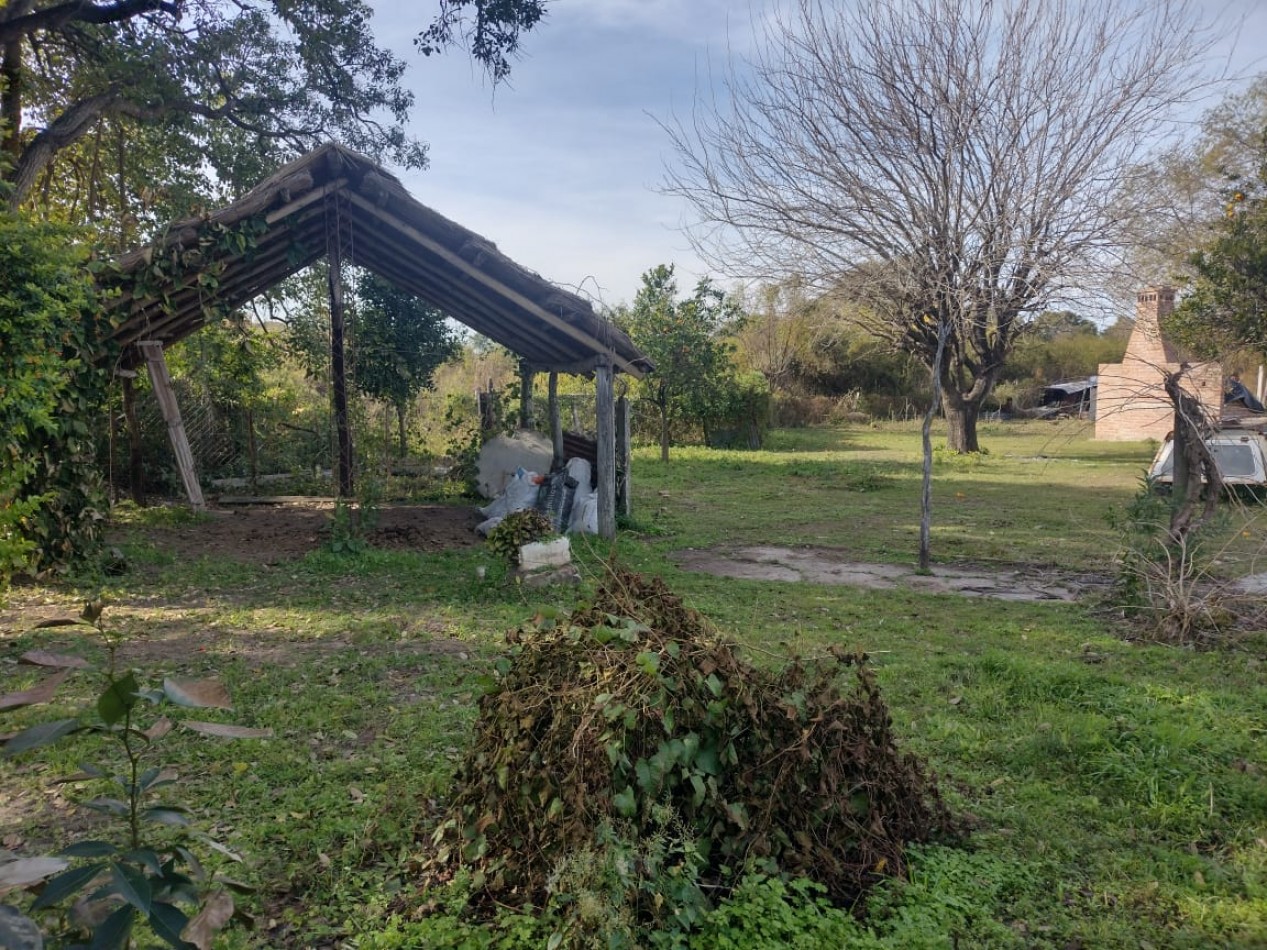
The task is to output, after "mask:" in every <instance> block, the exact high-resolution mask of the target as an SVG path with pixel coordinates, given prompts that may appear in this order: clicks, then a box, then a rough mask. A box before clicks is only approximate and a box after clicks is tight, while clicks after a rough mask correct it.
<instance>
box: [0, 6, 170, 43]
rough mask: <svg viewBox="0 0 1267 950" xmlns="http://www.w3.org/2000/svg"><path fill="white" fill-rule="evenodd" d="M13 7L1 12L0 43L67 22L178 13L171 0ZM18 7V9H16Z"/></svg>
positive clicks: (99, 20)
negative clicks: (42, 7)
mask: <svg viewBox="0 0 1267 950" xmlns="http://www.w3.org/2000/svg"><path fill="white" fill-rule="evenodd" d="M26 10H29V5H27V6H26V8H25V9H22V8H14V9H7V10H5V11H3V14H8V15H7V16H6V15H3V14H0V45H3V44H5V43H11V42H13V41H15V40H20V39H22V38H24V37H26V36H29V35H30V34H32V33H41V32H45V31H48V30H58V29H61V28H62V27H64V26H67V25H68V24H70V23H96V24H102V23H119V22H122V21H123V20H130V19H132V18H133V17H137V16H141V15H142V14H145V13H167V14H169V15H171V16H179V15H180V3H179V2H178V0H177V2H173V0H117V2H115V3H105V4H95V3H91V2H89V0H69V2H67V3H59V4H57V5H55V6H51V7H45V8H44V9H43V10H35V11H31V12H26ZM19 11H20V12H19Z"/></svg>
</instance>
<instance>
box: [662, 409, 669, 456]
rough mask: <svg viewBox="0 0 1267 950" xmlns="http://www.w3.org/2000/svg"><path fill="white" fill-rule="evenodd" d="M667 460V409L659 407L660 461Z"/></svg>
mask: <svg viewBox="0 0 1267 950" xmlns="http://www.w3.org/2000/svg"><path fill="white" fill-rule="evenodd" d="M668 460H669V409H668V407H667V406H661V407H660V461H661V462H667V461H668Z"/></svg>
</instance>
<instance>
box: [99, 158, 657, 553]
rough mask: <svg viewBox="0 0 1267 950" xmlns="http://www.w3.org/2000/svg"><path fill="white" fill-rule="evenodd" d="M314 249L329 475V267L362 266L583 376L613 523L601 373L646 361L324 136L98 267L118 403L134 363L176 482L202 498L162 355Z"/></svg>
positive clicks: (336, 364) (611, 419) (344, 444)
mask: <svg viewBox="0 0 1267 950" xmlns="http://www.w3.org/2000/svg"><path fill="white" fill-rule="evenodd" d="M322 257H325V258H326V260H327V262H328V264H329V273H330V313H331V335H330V337H331V363H332V367H333V376H334V378H333V380H332V384H333V385H332V388H333V393H334V412H335V425H336V430H337V433H338V482H339V492H340V494H341V495H348V494H350V493H351V491H352V484H353V471H352V441H351V432H350V430H349V427H348V419H347V390H346V382H345V378H344V353H343V278H342V268H343V265H344V264H345V263H346V264H352V265H355V266H358V267H363V268H365V269H366V270H369V271H372V272H374V273H375V274H378V275H379V276H381V277H383V278H384V279H386V280H388V281H390V282H391V283H392V284H394V285H396V286H397V287H398V288H400V289H401V290H404V291H407V292H409V293H412V294H414V295H416V296H417V297H420V298H421V299H423V300H425V301H426V302H427V303H428V304H430V305H431V306H433V307H435V308H437V309H438V310H441V311H443V312H444V313H445V314H447V315H448V316H450V317H452V318H453V319H455V320H458V321H460V322H461V323H463V324H465V325H466V326H468V327H470V328H471V329H473V330H475V331H477V332H478V333H482V334H483V335H485V336H487V337H489V338H490V339H492V340H495V341H496V342H498V343H500V344H502V345H504V346H506V347H507V348H508V349H510V350H511V351H512V352H514V353H516V354H517V355H518V356H519V357H520V360H521V364H520V365H521V369H522V371H523V373H524V377H525V380H530V379H531V377H532V375H533V374H535V373H538V372H545V373H549V374H550V376H551V387H550V392H551V394H552V396H553V395H554V394H555V392H556V386H555V384H556V382H557V376H558V374H559V373H575V374H583V375H592V376H593V377H594V378H595V381H596V387H597V396H598V399H597V402H598V420H597V422H598V442H599V451H598V455H599V457H598V465H597V469H598V471H597V475H598V496H599V498H598V500H599V529H600V533H601V534H603V535H605V536H608V537H610V536H612V535H613V534H614V532H615V496H616V488H615V470H616V465H615V446H616V422H615V404H614V399H613V387H612V375H613V373H615V372H624V373H628V374H630V375H631V376H634V377H641V376H642V375H643V374H644V373H646V372H647V371H649V370H650V369H652V368H653V367H652V364H651V363H650V361H649V360H648V359H647V358H646V357H645V356H644V355H643V354H642V353H641V352H639V350H638V349H637V348H636V347H635V346H634V345H633V343H632V342H631V341H630V339H629V338H628V336H626V335H625V334H624V333H623V332H621V331H620V330H619V329H618V328H616V327H615V326H614V325H613V324H612V323H611V322H610V321H608V320H605V319H603V318H602V317H600V316H599V315H598V314H596V313H595V312H594V310H593V307H592V306H591V305H590V303H589V302H588V301H587V300H585V299H584V298H582V297H579V296H577V295H576V294H572V293H569V292H567V291H564V290H562V289H561V288H559V287H557V286H556V285H554V284H552V283H550V282H549V281H547V280H545V279H544V278H542V277H541V276H539V275H538V274H536V273H534V272H532V271H530V270H528V269H526V268H524V267H522V266H520V265H519V264H516V263H515V262H514V261H512V260H511V259H510V258H508V257H506V255H504V254H502V253H501V252H500V251H499V250H498V249H497V247H496V246H495V245H494V244H493V243H492V242H490V241H488V240H486V239H485V238H483V237H481V236H480V235H478V234H475V233H474V232H472V231H469V230H467V229H466V228H464V227H462V226H461V225H459V224H457V223H456V222H454V221H451V220H449V219H448V218H446V217H444V216H443V215H441V214H439V213H437V212H436V211H433V210H432V209H430V208H428V207H426V206H425V205H423V204H421V203H420V202H418V201H417V200H415V199H414V198H413V196H411V195H410V194H409V192H408V191H406V190H405V188H404V186H403V185H401V183H400V182H399V181H398V180H397V179H396V178H395V177H394V176H392V175H391V174H390V173H388V172H387V171H386V170H384V169H383V168H382V167H381V166H379V165H378V164H376V163H375V162H373V161H371V160H370V159H368V158H366V157H365V156H363V155H358V154H357V153H355V152H352V151H350V150H349V149H347V148H344V147H343V146H341V145H338V144H335V143H327V144H326V145H322V146H321V147H319V148H317V149H314V150H313V151H311V152H309V153H308V154H306V155H304V156H303V157H301V158H299V159H297V160H296V161H294V162H292V163H290V164H289V165H287V166H285V167H284V168H281V169H280V170H278V171H277V172H276V173H275V174H273V175H271V176H269V177H268V178H267V179H265V180H264V181H263V182H261V183H260V184H259V185H257V186H256V187H255V188H253V189H251V190H250V191H249V192H247V193H246V194H245V195H243V196H242V197H241V198H239V199H238V200H237V201H234V202H233V203H231V204H229V205H227V206H226V207H224V208H221V209H219V210H217V211H214V212H211V213H208V214H204V215H201V216H199V217H196V218H189V219H186V220H184V221H177V222H175V223H173V224H171V225H169V226H168V227H167V228H165V229H164V231H163V233H162V235H161V236H160V237H159V238H158V239H157V240H155V241H154V242H153V243H152V244H151V245H149V246H147V247H143V248H140V249H138V250H135V251H132V252H131V253H129V254H126V255H124V256H123V257H121V258H119V259H118V260H117V261H116V262H115V266H114V267H113V268H112V269H111V270H110V271H109V272H107V273H106V274H105V275H104V276H103V277H102V282H103V283H104V284H106V285H108V286H109V287H110V288H111V289H112V290H114V291H115V292H116V293H115V296H113V297H112V299H111V300H110V302H109V307H110V308H111V309H112V311H113V316H114V318H115V320H116V321H117V323H118V326H117V328H116V330H115V332H114V337H115V339H116V341H117V342H118V344H119V345H120V346H121V349H122V356H121V358H120V369H121V370H122V375H123V376H124V396H125V402H126V401H127V400H128V399H129V398H130V386H129V385H128V378H129V376H130V375H131V374H132V372H134V371H135V370H136V368H138V367H139V366H140V365H141V364H142V363H144V364H145V365H146V367H147V369H148V370H149V373H150V377H151V380H152V381H153V383H154V390H155V393H156V395H157V396H158V398H159V401H160V406H161V408H162V410H163V414H164V418H165V419H166V421H167V424H168V431H169V434H170V435H171V437H172V443H173V449H174V450H175V452H176V457H177V460H178V463H179V465H180V468H181V476H182V479H183V480H184V485H185V488H186V491H187V493H188V495H189V498H190V501H191V503H192V504H194V505H196V506H197V505H201V503H202V495H201V491H200V489H199V486H198V481H197V478H196V474H195V472H194V470H193V461H192V456H191V455H190V452H189V448H188V445H187V444H186V440H185V438H184V433H183V427H182V426H181V422H180V414H179V407H178V406H177V405H176V402H175V398H174V396H173V395H172V392H171V387H170V384H169V380H168V376H167V368H166V362H165V359H164V356H163V351H164V349H165V348H166V347H168V346H170V345H171V344H173V343H176V342H178V341H180V340H182V339H184V338H185V337H187V336H189V335H190V334H192V333H195V332H197V331H198V330H199V329H200V328H201V327H203V326H204V325H205V324H206V323H207V322H209V321H211V320H214V319H217V318H218V317H219V316H220V315H221V314H223V313H226V312H230V311H232V310H234V309H236V308H238V307H240V306H242V305H244V304H246V303H247V302H248V301H250V300H251V299H252V298H253V297H255V296H257V295H258V294H261V293H263V292H264V291H266V290H268V289H270V288H272V287H274V286H276V285H277V284H279V283H280V282H281V281H283V280H285V279H286V278H288V277H290V276H292V275H293V274H296V273H298V272H299V271H300V270H302V269H304V268H306V267H308V266H309V265H311V264H313V263H315V262H316V261H318V260H319V259H321V258H322ZM551 423H552V426H551V427H552V430H553V432H552V435H553V438H554V440H555V453H556V457H558V458H561V457H562V454H563V445H562V431H561V426H560V425H559V422H558V410H557V400H555V399H552V400H551Z"/></svg>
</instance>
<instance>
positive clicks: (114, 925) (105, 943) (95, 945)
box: [88, 904, 136, 950]
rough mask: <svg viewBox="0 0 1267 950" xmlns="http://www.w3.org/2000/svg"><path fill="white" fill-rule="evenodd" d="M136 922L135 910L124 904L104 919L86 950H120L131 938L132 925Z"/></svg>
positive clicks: (94, 932)
mask: <svg viewBox="0 0 1267 950" xmlns="http://www.w3.org/2000/svg"><path fill="white" fill-rule="evenodd" d="M135 920H136V908H135V907H133V906H132V905H130V904H124V905H123V906H122V907H120V908H119V909H118V910H116V911H115V912H114V913H113V914H111V915H110V916H109V917H107V918H106V919H105V921H104V922H103V923H102V924H101V926H99V927H98V928H97V929H96V930H94V931H93V934H92V943H91V944H89V945H88V950H121V948H123V947H126V946H127V943H128V938H129V937H131V936H132V923H133V921H135Z"/></svg>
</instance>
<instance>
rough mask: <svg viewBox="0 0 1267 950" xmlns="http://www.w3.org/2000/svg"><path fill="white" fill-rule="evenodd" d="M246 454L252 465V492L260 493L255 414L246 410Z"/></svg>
mask: <svg viewBox="0 0 1267 950" xmlns="http://www.w3.org/2000/svg"><path fill="white" fill-rule="evenodd" d="M246 454H247V457H248V461H249V462H250V465H251V491H253V492H257V491H259V479H260V455H259V448H258V446H256V444H255V413H254V412H253V411H252V410H250V409H248V410H246Z"/></svg>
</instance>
